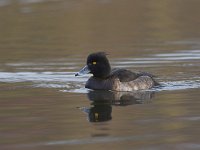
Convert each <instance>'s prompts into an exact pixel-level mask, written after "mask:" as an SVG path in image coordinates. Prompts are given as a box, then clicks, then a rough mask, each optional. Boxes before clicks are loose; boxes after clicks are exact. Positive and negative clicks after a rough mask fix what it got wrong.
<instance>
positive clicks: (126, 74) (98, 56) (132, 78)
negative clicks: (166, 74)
mask: <svg viewBox="0 0 200 150" xmlns="http://www.w3.org/2000/svg"><path fill="white" fill-rule="evenodd" d="M84 74H92V76H91V77H90V78H89V79H88V81H87V82H86V84H85V88H88V89H92V90H110V91H127V92H130V91H137V90H148V89H150V88H153V87H154V86H158V85H159V83H158V82H157V81H155V79H154V75H152V74H150V73H147V72H132V71H130V70H127V69H122V68H114V69H111V66H110V63H109V60H108V58H107V54H106V53H105V52H96V53H92V54H89V55H88V57H87V62H86V66H85V67H83V68H82V69H81V70H80V71H79V72H77V73H75V76H82V75H84Z"/></svg>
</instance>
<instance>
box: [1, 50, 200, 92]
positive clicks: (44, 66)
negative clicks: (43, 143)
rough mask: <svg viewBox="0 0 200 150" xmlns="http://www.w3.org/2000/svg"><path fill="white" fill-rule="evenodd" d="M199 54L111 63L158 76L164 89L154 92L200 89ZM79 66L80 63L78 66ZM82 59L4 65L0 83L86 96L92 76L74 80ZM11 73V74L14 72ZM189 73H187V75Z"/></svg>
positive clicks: (165, 54)
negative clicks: (87, 86)
mask: <svg viewBox="0 0 200 150" xmlns="http://www.w3.org/2000/svg"><path fill="white" fill-rule="evenodd" d="M197 60H200V50H190V51H189V50H188V51H186V50H182V51H177V52H173V53H160V54H152V55H149V56H146V57H144V58H120V59H119V58H118V59H117V58H115V59H111V64H112V66H113V67H121V68H128V69H130V70H133V71H134V70H136V71H138V70H145V71H150V72H152V73H153V72H155V73H156V75H157V76H158V77H159V82H161V84H162V86H161V87H160V88H156V89H153V90H155V91H163V90H180V89H191V88H200V78H199V71H198V70H197V69H194V67H197V68H199V66H200V62H199V61H197ZM77 62H78V63H77ZM84 63H85V62H84V60H83V59H82V58H74V59H71V58H70V59H59V60H52V61H51V60H49V61H45V62H21V63H6V64H4V65H3V64H2V65H1V69H0V70H1V72H0V82H3V83H19V82H31V83H33V84H32V87H40V88H59V89H60V91H62V92H78V93H87V90H86V89H85V88H84V84H85V82H86V81H87V79H88V78H89V76H90V75H87V76H82V77H75V76H74V74H75V72H74V71H76V70H79V69H80V67H79V66H82V64H84ZM11 70H12V71H11ZM186 70H187V72H186Z"/></svg>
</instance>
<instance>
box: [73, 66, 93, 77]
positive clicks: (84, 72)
mask: <svg viewBox="0 0 200 150" xmlns="http://www.w3.org/2000/svg"><path fill="white" fill-rule="evenodd" d="M88 73H90V69H89V68H88V66H87V65H86V66H85V67H83V69H81V70H80V71H79V72H77V73H76V74H75V76H82V75H84V74H88Z"/></svg>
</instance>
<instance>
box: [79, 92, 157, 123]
mask: <svg viewBox="0 0 200 150" xmlns="http://www.w3.org/2000/svg"><path fill="white" fill-rule="evenodd" d="M87 96H88V99H89V100H90V101H91V106H92V107H90V108H84V109H82V110H83V111H84V112H86V113H87V114H88V119H89V121H90V122H104V121H109V120H111V119H112V115H111V113H112V106H113V105H114V106H127V105H133V104H144V103H150V102H151V99H152V97H153V96H154V92H152V91H137V92H113V91H89V93H88V94H87Z"/></svg>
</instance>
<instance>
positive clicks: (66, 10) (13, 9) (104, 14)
mask: <svg viewBox="0 0 200 150" xmlns="http://www.w3.org/2000/svg"><path fill="white" fill-rule="evenodd" d="M199 5H200V1H199V0H190V1H188V0H162V1H159V0H148V1H146V0H124V1H123V2H122V1H121V0H0V20H1V22H0V33H1V34H0V52H1V55H0V61H1V62H5V61H16V60H30V59H35V58H37V59H38V58H41V59H45V58H61V57H62V58H65V57H67V56H68V55H84V54H88V53H91V52H93V51H106V52H107V53H109V54H111V57H112V56H114V57H127V56H129V57H130V56H132V57H133V56H135V55H137V54H138V53H139V54H144V55H145V54H148V53H156V52H157V51H170V50H183V49H184V50H185V49H198V48H199V47H200V44H199V43H200V42H199V41H200V32H199V27H200V20H199V15H200V10H199Z"/></svg>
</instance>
